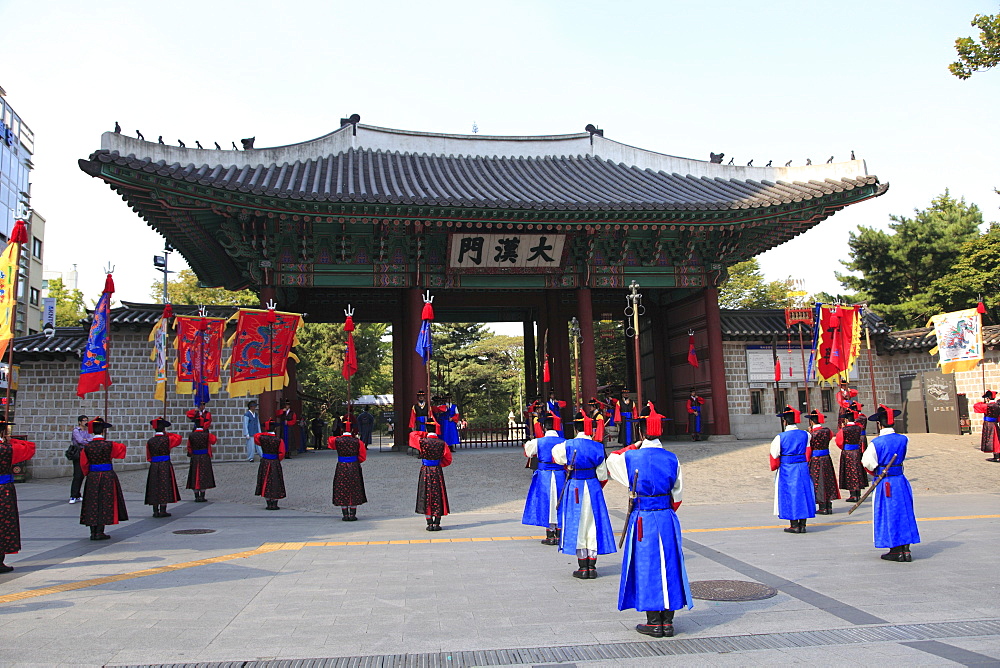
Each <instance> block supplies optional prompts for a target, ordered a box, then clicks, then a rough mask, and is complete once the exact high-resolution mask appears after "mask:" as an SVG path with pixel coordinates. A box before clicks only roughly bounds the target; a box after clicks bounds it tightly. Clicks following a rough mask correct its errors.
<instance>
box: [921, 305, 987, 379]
mask: <svg viewBox="0 0 1000 668" xmlns="http://www.w3.org/2000/svg"><path fill="white" fill-rule="evenodd" d="M931 324H932V325H933V327H934V332H935V334H937V342H938V344H937V347H936V348H934V350H932V351H931V354H932V355H933V354H934V353H938V354H939V355H940V358H939V360H938V364H939V365H941V373H954V372H956V371H971V370H972V369H975V368H976V365H977V364H979V360H981V359H983V323H982V316H980V315H979V313H977V312H976V309H974V308H967V309H964V310H961V311H952V312H951V313H939V314H938V315H936V316H934V317H932V318H931Z"/></svg>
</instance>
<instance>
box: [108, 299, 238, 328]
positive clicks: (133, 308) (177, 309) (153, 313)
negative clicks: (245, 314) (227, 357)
mask: <svg viewBox="0 0 1000 668" xmlns="http://www.w3.org/2000/svg"><path fill="white" fill-rule="evenodd" d="M172 308H173V311H174V315H198V309H199V308H200V307H198V306H189V305H187V304H173V305H172ZM238 308H239V307H237V306H206V307H205V315H207V316H208V317H210V318H228V317H230V316H231V315H232V314H234V313H236V310H237V309H238ZM247 308H253V307H247ZM161 315H163V304H141V303H138V302H126V301H123V302H122V305H121V306H119V307H118V308H113V309H111V324H112V325H119V326H120V325H135V326H138V325H152V324H154V323H156V321H157V320H159V319H160V316H161Z"/></svg>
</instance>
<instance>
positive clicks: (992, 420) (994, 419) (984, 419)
mask: <svg viewBox="0 0 1000 668" xmlns="http://www.w3.org/2000/svg"><path fill="white" fill-rule="evenodd" d="M996 421H997V419H996V418H991V417H986V416H985V415H984V416H983V422H996Z"/></svg>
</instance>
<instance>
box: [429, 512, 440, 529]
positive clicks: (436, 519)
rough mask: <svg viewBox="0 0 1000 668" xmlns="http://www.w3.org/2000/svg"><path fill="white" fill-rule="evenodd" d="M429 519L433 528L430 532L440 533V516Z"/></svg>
mask: <svg viewBox="0 0 1000 668" xmlns="http://www.w3.org/2000/svg"><path fill="white" fill-rule="evenodd" d="M431 519H433V520H434V528H433V529H431V531H440V530H441V516H440V515H434V517H432V518H431Z"/></svg>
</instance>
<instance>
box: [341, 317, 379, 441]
mask: <svg viewBox="0 0 1000 668" xmlns="http://www.w3.org/2000/svg"><path fill="white" fill-rule="evenodd" d="M344 315H346V316H347V317H348V318H351V317H353V316H354V309H352V308H351V305H350V304H348V305H347V309H346V310H345V311H344ZM352 327H353V323H352ZM347 336H348V338H350V336H351V333H350V332H348V333H347ZM344 354H345V355H346V354H347V351H345V353H344ZM353 375H354V374H353V373H349V374H347V421H348V423H350V421H351V417H352V414H351V406H352V401H351V397H352V396H353V395H352V394H351V376H353ZM351 426H353V425H351ZM352 433H353V432H352ZM380 443H381V441H380ZM366 445H371V444H370V443H369V444H366Z"/></svg>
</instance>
